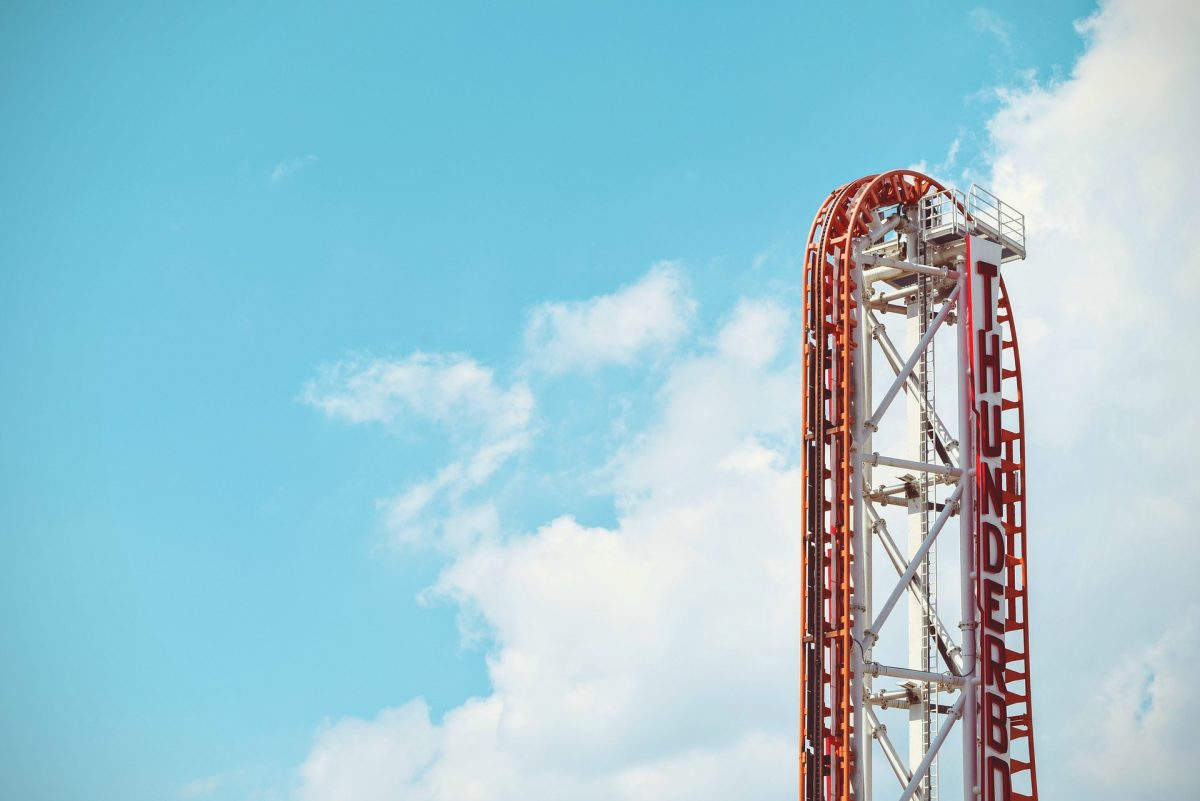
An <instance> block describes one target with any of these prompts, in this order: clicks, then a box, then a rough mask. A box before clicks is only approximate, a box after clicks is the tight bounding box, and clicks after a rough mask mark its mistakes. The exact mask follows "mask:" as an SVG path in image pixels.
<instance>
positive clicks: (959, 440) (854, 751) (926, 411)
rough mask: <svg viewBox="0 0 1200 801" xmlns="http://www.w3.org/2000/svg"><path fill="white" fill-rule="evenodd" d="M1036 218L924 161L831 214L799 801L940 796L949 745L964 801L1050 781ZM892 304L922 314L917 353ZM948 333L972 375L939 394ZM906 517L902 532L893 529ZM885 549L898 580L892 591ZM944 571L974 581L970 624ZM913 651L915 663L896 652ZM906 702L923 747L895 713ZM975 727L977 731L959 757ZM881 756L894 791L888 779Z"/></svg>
mask: <svg viewBox="0 0 1200 801" xmlns="http://www.w3.org/2000/svg"><path fill="white" fill-rule="evenodd" d="M1024 234H1025V228H1024V218H1023V217H1022V216H1021V215H1019V214H1018V213H1016V212H1015V211H1013V210H1012V209H1011V207H1007V206H1005V205H1004V204H1003V203H1001V202H1000V201H999V200H998V199H996V198H995V197H994V196H992V195H990V194H989V193H986V192H983V191H982V190H979V189H978V188H977V187H972V189H971V191H970V192H969V193H965V194H964V193H961V192H958V191H957V190H946V189H944V188H943V187H941V186H940V185H938V184H937V183H936V182H935V181H933V180H932V179H931V178H928V177H927V176H924V175H921V174H919V173H916V172H913V171H910V170H897V171H893V172H889V173H884V174H881V175H875V176H868V177H865V178H861V179H859V180H857V181H853V182H851V183H848V184H846V185H844V186H842V187H839V188H838V189H837V190H836V191H834V192H833V193H832V194H830V195H829V197H828V198H826V200H825V202H824V203H823V204H822V206H821V209H820V210H819V211H818V213H817V216H816V219H815V220H814V223H813V228H812V231H811V233H810V237H809V245H808V250H807V253H806V258H805V267H804V307H803V310H804V343H803V360H802V367H803V372H804V403H803V448H802V473H803V476H804V481H803V487H804V494H803V519H804V523H803V525H804V532H803V541H802V548H801V554H802V556H801V568H802V581H803V584H802V588H801V621H802V623H801V625H802V632H801V635H802V636H801V668H800V671H801V673H800V676H801V701H800V721H801V753H800V798H801V801H849V800H850V799H854V800H855V801H860V800H863V799H865V800H867V801H871V800H872V799H875V798H897V799H899V801H908V799H914V798H915V799H920V801H935V800H936V799H938V798H939V793H941V791H942V788H941V787H940V782H939V780H938V772H939V771H938V765H939V760H941V759H953V760H954V761H955V762H956V763H957V766H958V768H959V770H958V772H959V773H961V775H962V779H963V780H962V791H961V794H958V793H950V794H949V795H947V796H946V797H947V798H957V797H961V798H963V799H966V800H967V801H975V799H976V797H979V798H982V799H984V801H991V800H992V799H1036V797H1037V792H1036V776H1035V761H1034V750H1033V735H1032V710H1031V700H1030V690H1029V653H1028V650H1029V649H1028V631H1027V624H1028V610H1027V592H1026V588H1027V582H1026V559H1025V557H1026V543H1025V520H1024V508H1025V480H1024V476H1025V463H1024V454H1025V447H1024V410H1023V401H1022V396H1021V378H1020V358H1019V352H1018V349H1017V340H1016V333H1015V329H1014V327H1013V321H1012V312H1011V307H1010V305H1009V301H1008V296H1007V293H1006V291H1005V289H1004V284H1003V279H1002V278H1001V277H1000V275H999V267H998V266H999V263H1000V262H1001V261H1005V260H1010V259H1013V258H1022V257H1023V256H1024V247H1025V241H1024ZM972 244H974V246H975V250H976V252H975V253H974V254H972ZM981 254H982V255H981ZM984 257H987V258H991V259H992V260H993V261H994V262H995V264H991V263H990V262H988V261H985V260H984ZM989 268H990V269H991V272H988V269H989ZM989 282H990V283H989ZM889 318H897V319H899V320H900V321H901V322H902V323H903V326H904V329H903V330H904V332H905V343H906V344H905V345H904V347H899V346H898V345H897V344H896V342H895V340H894V339H893V338H892V337H891V336H890V335H889V333H888V330H887V328H886V327H885V326H886V325H887V324H888V319H889ZM985 322H986V326H984V323H985ZM939 341H950V342H953V343H954V345H955V347H953V348H952V349H951V357H952V368H953V369H952V372H951V373H950V374H949V375H950V376H951V377H953V379H954V381H953V382H945V383H953V384H954V385H955V387H956V390H957V393H956V395H955V396H954V397H953V398H952V399H951V400H950V401H949V402H945V401H943V402H941V403H940V405H939V400H938V398H937V387H938V382H937V376H936V373H935V364H936V360H935V351H936V349H937V348H938V345H937V343H938V342H939ZM877 366H878V370H877ZM989 371H990V372H989ZM881 376H882V378H883V379H884V380H883V381H882V383H881V384H880V387H878V388H879V389H882V392H876V391H875V390H876V389H877V388H876V387H875V383H876V381H877V380H880V378H881ZM989 376H991V380H990V382H989V380H988V378H989ZM902 395H903V396H904V402H903V403H902V404H901V403H899V402H898V401H899V399H900V397H901V396H902ZM981 410H982V413H981ZM947 411H948V412H949V414H947V415H946V418H948V419H952V420H953V423H954V428H953V431H952V430H951V428H950V427H949V426H948V425H947V423H946V419H944V418H943V416H942V413H943V412H947ZM993 423H994V424H993ZM876 442H879V443H880V444H881V446H883V447H884V448H885V450H891V451H892V452H883V453H881V452H879V451H877V450H875V443H876ZM897 448H898V449H899V451H900V452H899V453H896V452H895V450H894V449H897ZM901 511H902V512H903V517H902V519H903V521H904V526H905V528H906V529H907V531H906V536H905V537H904V541H903V542H902V543H901V542H897V538H896V537H895V536H894V535H893V534H892V532H891V531H890V530H889V526H888V517H889V515H891V517H892V519H893V522H895V521H896V520H897V513H898V512H901ZM981 532H982V536H983V540H982V541H981ZM948 539H949V540H952V542H951V543H949V544H950V546H951V547H950V548H949V550H950V551H952V552H956V553H957V557H958V566H957V569H956V570H955V569H951V570H947V571H942V570H939V568H938V565H937V560H936V556H937V553H938V543H939V541H945V540H948ZM876 559H878V560H879V562H880V564H881V565H883V564H886V565H890V572H891V573H892V574H894V576H895V580H894V583H893V582H889V583H888V584H886V585H885V586H883V587H881V588H878V589H882V590H883V592H880V593H876V591H875V590H876V589H877V588H875V587H873V586H872V585H873V583H874V581H875V580H876V570H875V560H876ZM881 569H887V568H881ZM939 573H942V575H941V577H940V578H941V581H940V582H939ZM939 583H941V584H949V585H951V586H952V587H953V589H956V590H957V593H956V595H957V598H958V601H957V608H956V609H955V610H954V611H955V612H956V614H957V615H958V617H959V619H958V620H956V621H954V626H953V627H951V626H950V625H947V623H946V622H945V621H944V620H943V619H942V612H941V610H940V609H939V597H938V590H939ZM902 602H904V603H902ZM952 606H953V604H952ZM898 609H905V610H906V611H907V615H900V614H898V613H897V610H898ZM904 617H907V620H906V621H905V620H902V618H904ZM997 627H999V633H997V631H996V629H997ZM901 652H904V653H906V654H907V663H906V664H904V665H898V664H888V663H887V662H886V661H885V660H884V659H882V658H879V659H877V658H876V654H879V653H884V654H887V655H889V657H893V656H895V655H897V654H899V653H901ZM893 661H894V660H893ZM943 696H944V697H945V698H944V700H943ZM997 699H999V700H997ZM898 713H904V715H905V718H904V719H903V723H904V725H903V727H902V728H901V729H900V730H901V731H903V732H905V737H904V740H905V741H906V746H907V755H905V754H903V753H902V752H901V751H900V750H898V749H897V747H896V744H895V742H894V740H893V738H892V737H891V736H890V735H889V734H888V728H887V725H886V723H885V722H884V720H883V719H882V717H883V716H892V715H896V714H898ZM956 727H957V729H958V730H959V732H960V736H959V740H961V743H962V745H961V748H957V749H953V750H955V751H957V752H958V753H957V754H956V755H951V754H950V749H947V748H946V743H947V741H948V740H949V739H950V736H951V734H952V732H954V731H955V729H956ZM943 752H945V753H943ZM876 754H878V755H881V756H882V757H883V762H885V763H886V765H887V767H888V768H890V772H891V773H892V774H893V775H894V777H895V779H896V783H895V784H894V785H892V787H891V788H887V787H886V786H884V785H882V784H881V786H880V787H878V788H876V787H875V782H874V779H875V776H874V769H873V761H874V759H873V757H874V756H875V755H876Z"/></svg>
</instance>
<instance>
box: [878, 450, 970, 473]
mask: <svg viewBox="0 0 1200 801" xmlns="http://www.w3.org/2000/svg"><path fill="white" fill-rule="evenodd" d="M866 460H867V461H868V462H870V463H871V465H883V466H884V467H898V468H900V469H902V470H914V471H916V472H918V473H933V474H935V475H939V476H955V477H958V476H961V475H962V472H963V471H962V469H961V468H958V467H947V466H946V465H942V464H926V463H925V462H914V461H912V460H911V459H898V458H896V457H895V456H881V455H880V454H878V453H872V454H871V455H870V456H868V457H867V459H866Z"/></svg>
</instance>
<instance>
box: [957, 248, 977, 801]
mask: <svg viewBox="0 0 1200 801" xmlns="http://www.w3.org/2000/svg"><path fill="white" fill-rule="evenodd" d="M970 280H971V277H970V275H969V274H968V273H967V269H966V265H965V264H963V265H960V266H959V278H958V282H959V283H958V285H959V297H960V298H962V303H961V306H960V309H961V310H962V313H960V314H959V315H958V360H957V361H958V453H959V464H961V465H962V469H963V475H962V479H961V480H962V488H963V492H962V512H961V513H960V514H959V516H958V526H959V528H958V549H959V565H958V571H959V577H958V581H959V598H960V603H961V607H962V612H961V614H962V622H961V623H960V624H959V628H960V629H961V630H962V651H963V667H962V675H963V678H964V679H966V685H965V686H964V687H963V698H964V699H965V702H964V704H963V735H962V751H963V754H962V765H963V769H962V780H963V798H964V799H965V801H975V798H976V795H975V793H976V788H977V786H978V778H977V775H978V774H977V770H978V754H979V741H978V735H977V732H978V728H977V726H976V709H977V707H978V700H977V699H978V692H979V689H978V688H979V664H978V662H979V660H978V659H977V658H976V656H975V655H976V653H977V651H976V647H975V629H976V622H975V425H974V420H975V418H974V415H973V414H972V409H971V391H970V387H971V381H972V380H973V371H972V368H971V325H970V315H969V313H968V309H970V305H971V301H970V294H969V291H968V285H969V281H970Z"/></svg>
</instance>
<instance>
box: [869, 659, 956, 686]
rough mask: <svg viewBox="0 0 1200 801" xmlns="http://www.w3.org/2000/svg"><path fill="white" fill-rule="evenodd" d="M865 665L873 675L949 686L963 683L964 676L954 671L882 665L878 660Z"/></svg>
mask: <svg viewBox="0 0 1200 801" xmlns="http://www.w3.org/2000/svg"><path fill="white" fill-rule="evenodd" d="M865 666H866V669H867V672H868V673H870V674H871V675H872V676H891V677H892V678H893V679H908V680H909V681H919V682H922V683H924V684H944V685H946V686H948V687H961V686H962V685H963V678H962V676H955V675H954V674H953V673H930V672H929V671H927V670H916V669H914V668H906V667H897V666H896V665H882V664H880V663H878V662H867V663H866V665H865Z"/></svg>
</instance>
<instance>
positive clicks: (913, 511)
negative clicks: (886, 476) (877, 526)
mask: <svg viewBox="0 0 1200 801" xmlns="http://www.w3.org/2000/svg"><path fill="white" fill-rule="evenodd" d="M908 214H909V223H910V224H909V225H908V227H907V228H908V231H909V233H907V234H906V235H905V242H906V249H907V258H908V259H909V260H912V261H915V260H916V259H917V258H918V246H919V244H920V242H919V239H918V236H919V234H918V233H916V232H917V230H918V226H917V222H918V221H917V220H916V215H915V210H913V209H910V210H908ZM916 280H917V281H918V282H919V281H920V276H917V277H916ZM926 308H927V300H926V299H925V298H924V297H923V292H922V291H920V290H919V291H917V292H915V293H913V294H912V295H911V296H910V297H909V300H908V304H907V340H908V347H909V350H910V351H911V352H913V353H916V352H917V351H918V349H919V348H920V345H921V341H922V339H923V338H924V335H925V323H926V322H927V321H925V320H923V319H922V317H921V313H922V311H923V310H924V309H926ZM927 347H929V348H932V347H933V343H932V342H930V343H928V345H927ZM924 361H925V360H924V359H917V361H916V363H915V365H914V367H913V370H912V373H911V375H912V378H913V385H910V386H907V387H905V389H906V390H907V391H906V393H905V394H906V395H907V400H906V403H905V418H906V420H905V422H906V426H905V429H906V435H905V456H906V458H908V459H911V460H912V461H914V462H922V461H924V455H925V454H924V451H923V445H924V442H925V431H924V427H923V425H922V422H923V420H922V418H923V412H924V408H923V404H922V402H921V399H920V396H923V395H925V389H926V387H925V380H926V375H925V364H924ZM923 481H924V476H918V477H916V478H914V479H913V486H912V489H911V490H910V492H909V501H908V549H907V551H908V559H909V562H910V566H911V563H912V562H913V560H914V559H917V560H920V553H919V549H920V547H921V544H922V543H923V542H924V541H925V537H926V536H927V535H928V533H929V532H928V531H927V529H926V524H927V522H928V516H927V515H926V509H925V492H924V489H923V486H921V485H920V484H918V482H923ZM916 575H917V578H918V580H919V581H920V583H921V586H923V587H928V586H929V576H928V571H927V570H926V565H925V564H924V561H923V560H921V564H920V565H919V567H918V570H917V573H916ZM928 626H929V622H928V620H927V619H926V616H925V609H924V606H923V605H922V604H921V603H920V602H919V601H917V599H916V598H913V597H912V595H911V594H909V595H908V660H907V663H906V664H907V665H908V667H909V668H911V669H913V670H919V671H922V672H925V673H928V672H930V665H929V653H928V649H927V648H926V642H925V641H926V634H927V632H928ZM928 739H929V703H928V691H927V688H922V690H921V694H920V695H919V696H918V698H917V699H916V700H915V701H914V702H913V703H912V705H910V706H909V708H908V769H909V771H910V772H911V773H913V774H915V773H916V770H917V766H919V765H920V764H921V763H922V762H923V761H924V758H925V744H926V743H927V742H928ZM927 788H928V782H927V780H926V779H924V778H922V779H921V781H920V790H921V791H922V795H923V796H925V797H928V795H929V793H928V789H927Z"/></svg>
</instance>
